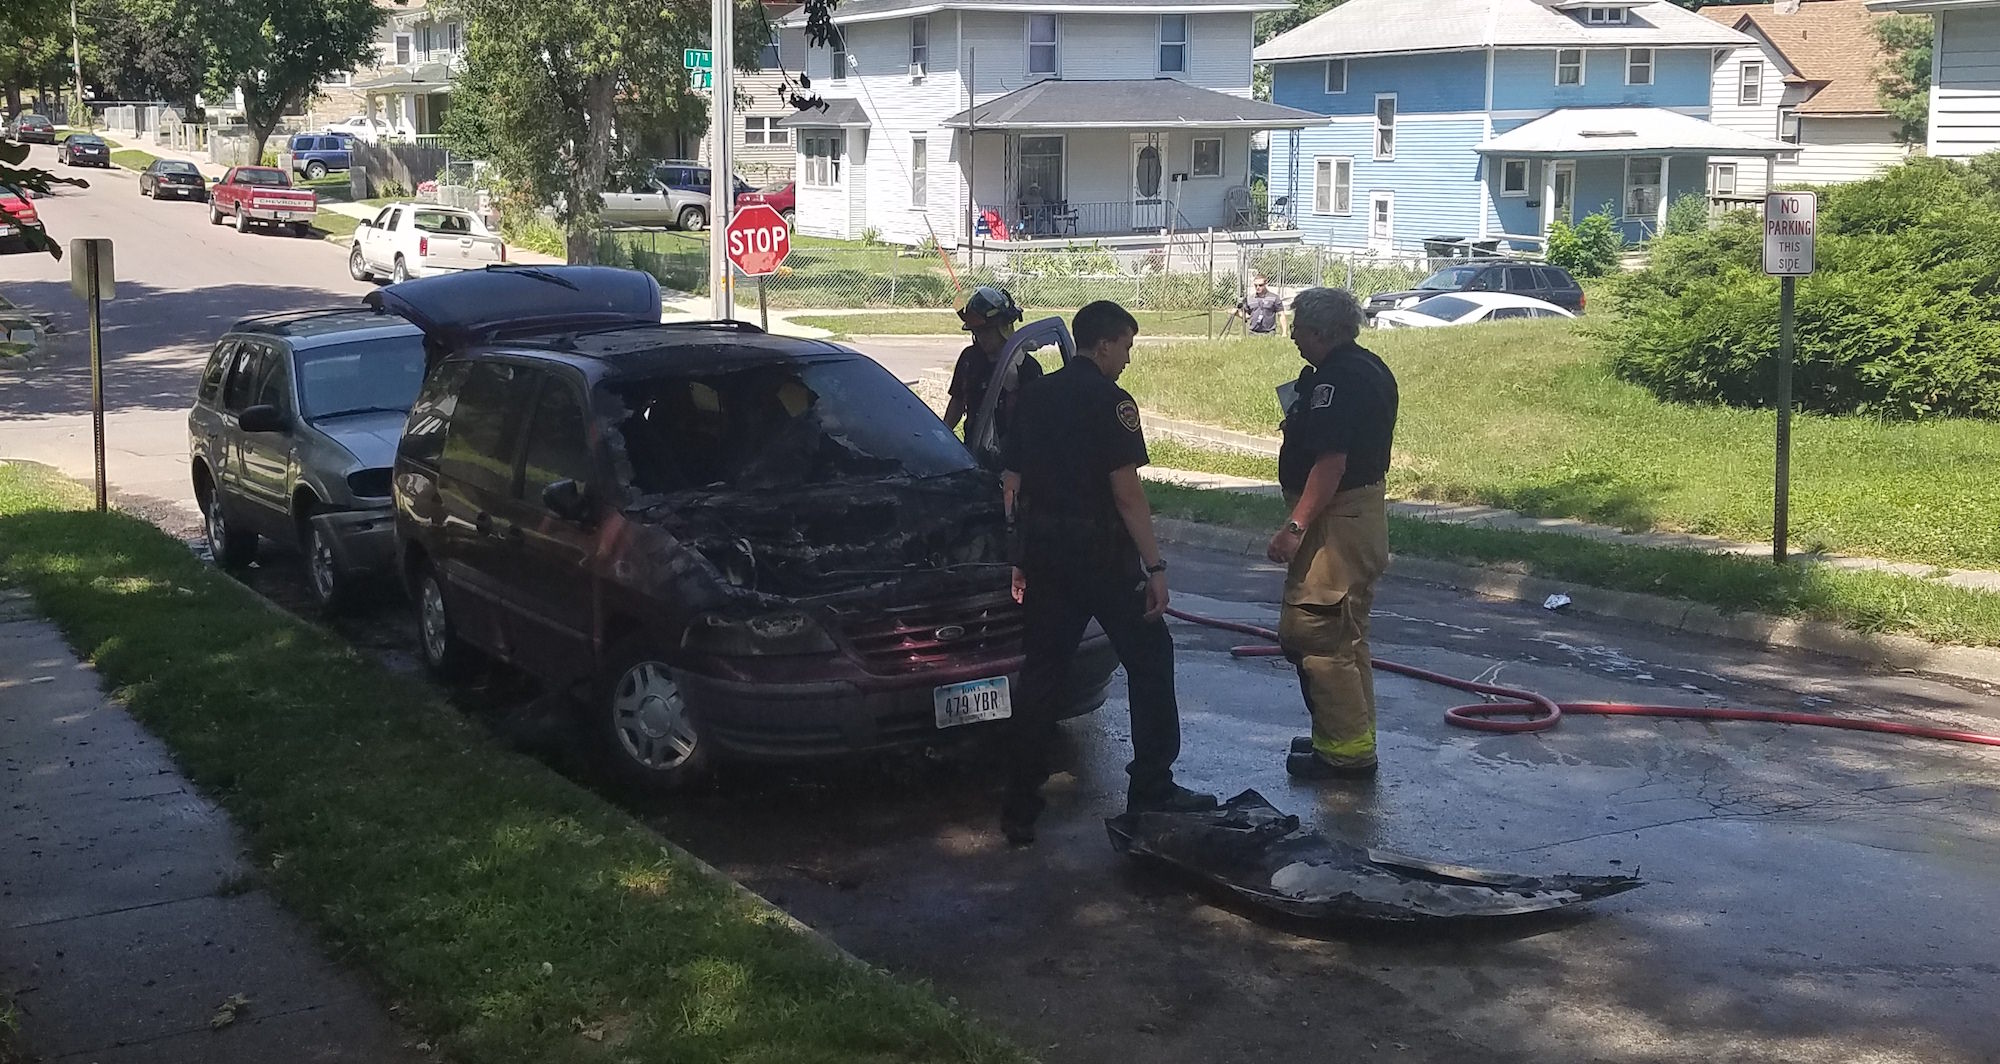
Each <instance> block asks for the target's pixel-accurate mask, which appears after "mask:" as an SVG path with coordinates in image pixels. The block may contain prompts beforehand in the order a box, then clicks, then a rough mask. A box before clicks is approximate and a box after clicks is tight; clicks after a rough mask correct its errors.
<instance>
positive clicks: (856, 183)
mask: <svg viewBox="0 0 2000 1064" xmlns="http://www.w3.org/2000/svg"><path fill="white" fill-rule="evenodd" d="M1290 6H1291V5H1290V4H1289V3H1285V2H1277V0H1166V2H1164V3H1161V2H1158V0H1154V2H1151V3H1148V4H1147V5H1146V6H1143V7H1141V6H1140V5H1139V4H1137V3H1131V2H1119V0H1083V2H1080V3H1076V4H1069V5H1053V4H1050V3H1048V2H1047V0H845V2H843V3H842V4H840V5H839V6H838V7H836V8H835V9H834V12H833V20H834V26H835V30H836V36H835V38H834V39H833V40H832V41H831V42H829V45H828V46H826V47H819V48H812V49H810V50H809V54H808V58H807V66H806V69H807V73H808V74H809V75H810V76H811V78H812V81H813V88H814V90H815V91H817V92H818V93H820V95H821V96H822V98H824V99H825V100H826V102H827V106H826V107H825V108H824V109H823V110H821V109H814V110H809V111H802V112H800V113H798V114H796V115H793V116H791V117H788V118H786V119H785V120H784V123H783V124H784V125H786V126H788V127H790V128H791V129H792V130H793V132H794V137H793V139H794V143H795V145H796V150H797V160H796V171H797V178H798V213H797V222H796V224H797V227H798V230H799V231H800V232H802V233H806V234H808V235H814V236H826V237H835V238H843V239H852V238H855V237H858V236H860V235H861V234H862V233H863V231H865V230H873V231H875V232H876V233H878V234H880V236H881V238H882V239H884V240H888V241H892V242H896V243H903V244H918V243H922V242H923V241H925V240H927V239H928V240H935V241H936V242H937V243H938V244H939V245H940V246H943V247H959V246H964V245H965V244H966V243H968V241H972V242H979V243H988V242H990V243H992V244H995V245H999V244H1007V245H1013V244H1018V243H1020V242H1022V241H1028V240H1072V239H1079V238H1081V239H1098V240H1102V241H1104V242H1106V243H1111V244H1135V245H1139V244H1145V243H1147V242H1153V243H1157V242H1158V241H1160V240H1161V239H1162V238H1163V236H1168V235H1171V234H1173V233H1177V232H1188V231H1206V230H1208V229H1216V230H1230V231H1237V232H1243V231H1248V230H1252V229H1254V228H1255V227H1256V226H1257V225H1259V224H1260V223H1261V221H1262V219H1261V217H1260V216H1259V215H1258V213H1257V212H1256V211H1254V210H1253V209H1252V205H1251V198H1250V193H1249V184H1250V140H1251V135H1252V134H1253V133H1254V132H1256V131H1258V130H1275V129H1295V128H1300V127H1303V126H1307V125H1315V124H1320V123H1322V122H1323V121H1324V119H1322V118H1321V117H1320V116H1317V115H1314V114H1311V113H1309V112H1306V111H1301V110H1296V109H1294V108H1290V107H1280V106H1277V105H1275V104H1269V103H1263V102H1260V101H1257V100H1253V99H1251V98H1250V81H1251V60H1250V56H1251V49H1252V42H1253V34H1254V29H1253V26H1252V21H1253V20H1254V19H1255V17H1256V16H1257V14H1258V13H1260V12H1265V11H1279V10H1284V9H1286V8H1288V7H1290ZM797 18H798V16H794V17H793V20H792V21H796V20H797ZM1285 235H1286V236H1290V235H1291V234H1285Z"/></svg>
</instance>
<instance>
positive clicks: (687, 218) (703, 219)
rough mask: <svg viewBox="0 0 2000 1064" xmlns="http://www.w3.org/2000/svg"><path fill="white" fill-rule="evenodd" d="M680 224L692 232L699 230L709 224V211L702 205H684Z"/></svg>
mask: <svg viewBox="0 0 2000 1064" xmlns="http://www.w3.org/2000/svg"><path fill="white" fill-rule="evenodd" d="M680 224H681V228H682V229H685V230H687V231H688V232H690V233H693V232H699V231H700V230H702V229H703V228H705V227H707V225H708V212H707V211H705V210H702V209H701V208H700V207H682V208H681V222H680Z"/></svg>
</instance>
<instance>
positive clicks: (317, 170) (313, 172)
mask: <svg viewBox="0 0 2000 1064" xmlns="http://www.w3.org/2000/svg"><path fill="white" fill-rule="evenodd" d="M325 176H326V164H325V163H323V162H320V161H319V160H318V159H314V160H313V161H312V162H309V163H307V164H306V180H308V181H318V180H319V179H320V178H322V177H325Z"/></svg>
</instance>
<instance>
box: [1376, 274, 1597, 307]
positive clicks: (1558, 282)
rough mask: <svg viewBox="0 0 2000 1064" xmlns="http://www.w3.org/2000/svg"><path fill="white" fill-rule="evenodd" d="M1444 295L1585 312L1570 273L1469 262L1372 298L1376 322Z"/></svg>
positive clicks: (1577, 285)
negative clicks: (1497, 295) (1513, 298)
mask: <svg viewBox="0 0 2000 1064" xmlns="http://www.w3.org/2000/svg"><path fill="white" fill-rule="evenodd" d="M1441 292H1507V293H1510V294H1512V295H1517V296H1527V297H1528V298H1530V299H1539V300H1543V301H1544V302H1548V303H1554V304H1555V305H1556V306H1559V307H1561V308H1563V309H1564V310H1567V311H1569V312H1570V313H1571V314H1581V313H1583V286H1582V285H1579V284H1577V283H1576V278H1574V277H1571V276H1570V274H1569V271H1568V270H1565V269H1563V268H1562V267H1560V266H1550V265H1548V264H1546V263H1540V262H1518V261H1503V262H1465V263H1457V264H1454V265H1451V266H1446V267H1444V268H1443V269H1441V270H1439V271H1437V272H1436V273H1434V274H1431V275H1430V276H1429V277H1426V278H1425V279H1424V281H1423V283H1422V284H1419V285H1418V286H1417V287H1415V288H1413V289H1410V290H1408V291H1404V292H1382V293H1379V294H1377V295H1373V296H1370V297H1369V298H1368V305H1367V308H1366V309H1367V311H1368V316H1369V317H1370V318H1371V319H1372V318H1373V317H1375V315H1377V314H1379V313H1381V312H1382V311H1385V310H1407V309H1408V308H1410V307H1414V306H1416V305H1417V304H1418V303H1420V302H1422V301H1423V300H1426V299H1429V298H1430V297H1432V296H1434V295H1437V294H1439V293H1441Z"/></svg>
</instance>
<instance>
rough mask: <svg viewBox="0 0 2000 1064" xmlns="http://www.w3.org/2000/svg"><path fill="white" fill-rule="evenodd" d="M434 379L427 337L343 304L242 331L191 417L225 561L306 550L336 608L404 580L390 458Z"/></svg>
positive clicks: (198, 495)
mask: <svg viewBox="0 0 2000 1064" xmlns="http://www.w3.org/2000/svg"><path fill="white" fill-rule="evenodd" d="M423 379H424V341H423V334H422V333H420V332H418V331H417V329H416V327H414V326H412V325H411V324H410V323H409V322H407V321H404V320H403V319H401V318H398V317H394V316H391V315H387V314H381V313H377V312H376V311H372V310H368V309H366V308H364V307H344V308H340V309H337V310H320V311H304V312H296V313H290V314H275V315H271V316H269V317H262V318H246V319H244V320H243V321H240V322H237V323H236V327H235V328H233V329H231V330H230V331H229V332H228V334H226V335H225V336H223V338H222V339H221V340H220V341H219V342H217V343H216V345H215V350H214V351H213V352H211V353H210V354H209V358H208V368H207V370H206V371H205V372H204V373H203V374H202V378H201V385H200V388H199V391H198V392H197V394H196V396H195V402H194V409H193V410H191V411H189V413H188V461H189V465H190V467H191V469H192V471H193V475H194V497H195V502H196V503H198V504H199V505H200V506H201V512H202V515H203V517H204V518H205V520H206V524H207V530H208V546H209V551H210V553H211V554H213V555H214V557H215V561H216V564H218V565H221V566H223V567H225V568H239V567H241V566H245V565H248V564H250V562H252V561H253V560H255V559H256V557H257V550H258V546H259V541H258V537H260V536H261V537H263V538H265V539H269V540H271V541H272V542H274V543H278V544H281V545H283V546H285V547H287V548H291V549H295V550H297V551H299V552H300V553H301V554H302V555H303V556H304V558H305V562H306V586H307V590H309V591H310V592H311V593H312V596H313V599H314V600H315V601H316V602H317V603H318V604H319V605H320V606H321V607H322V608H325V609H334V608H337V607H339V606H341V605H344V604H345V603H346V602H347V601H348V600H349V599H351V598H352V597H353V596H354V595H355V593H356V592H357V591H359V590H360V589H362V588H363V587H365V586H366V584H367V583H368V582H369V581H370V580H371V579H372V578H375V577H382V576H387V577H393V576H394V574H395V571H396V570H395V566H394V564H393V562H394V559H395V557H396V539H395V520H394V517H393V515H392V513H391V511H390V506H389V468H390V461H391V459H392V458H393V457H394V456H395V450H396V441H397V440H398V439H400V438H401V436H402V433H403V420H404V418H405V417H407V416H408V414H409V411H410V403H411V402H413V401H414V400H415V399H416V397H417V389H418V387H419V386H420V385H421V384H422V383H423Z"/></svg>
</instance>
